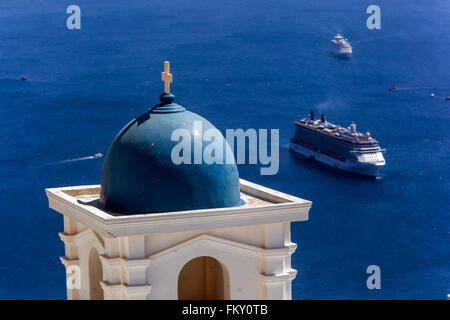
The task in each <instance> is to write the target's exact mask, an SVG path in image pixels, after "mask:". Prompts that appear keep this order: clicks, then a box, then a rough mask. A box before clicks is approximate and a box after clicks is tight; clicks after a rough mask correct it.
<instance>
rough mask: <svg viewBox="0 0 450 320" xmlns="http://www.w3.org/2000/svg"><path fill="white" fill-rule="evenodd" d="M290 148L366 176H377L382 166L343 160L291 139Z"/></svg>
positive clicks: (306, 155) (329, 164) (326, 163)
mask: <svg viewBox="0 0 450 320" xmlns="http://www.w3.org/2000/svg"><path fill="white" fill-rule="evenodd" d="M290 149H291V150H292V151H294V152H296V153H298V154H300V155H302V156H304V157H306V158H308V159H313V160H316V161H318V162H320V163H323V164H325V165H327V166H330V167H332V168H336V169H340V170H344V171H347V172H352V173H356V174H361V175H365V176H371V177H377V176H378V171H379V169H380V167H381V166H379V165H376V164H372V163H358V162H354V161H349V160H346V161H342V160H338V159H335V158H332V157H330V156H328V155H325V154H322V153H320V152H317V151H314V150H311V149H309V148H305V147H303V146H301V145H299V144H297V143H295V142H292V141H291V144H290Z"/></svg>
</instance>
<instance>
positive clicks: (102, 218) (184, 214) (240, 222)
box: [46, 179, 311, 237]
mask: <svg viewBox="0 0 450 320" xmlns="http://www.w3.org/2000/svg"><path fill="white" fill-rule="evenodd" d="M240 185H241V191H242V192H243V193H245V194H248V195H250V196H252V197H255V198H257V199H260V200H262V201H264V204H260V205H253V206H242V207H231V208H217V209H205V210H190V211H179V212H165V213H154V214H135V215H117V214H114V213H111V212H108V211H106V210H103V209H101V208H100V207H98V206H95V205H91V204H87V203H84V202H82V201H80V200H79V198H77V197H75V196H71V195H70V194H71V193H73V192H79V193H85V194H86V193H87V194H88V193H89V191H90V190H98V188H99V186H98V185H94V186H77V187H64V188H52V189H46V193H47V197H48V199H49V206H50V208H52V209H54V210H56V211H58V212H60V213H61V214H63V215H66V216H68V217H70V218H73V219H75V220H76V221H78V222H80V223H82V224H84V225H86V226H88V227H90V228H92V229H93V230H95V231H97V232H98V233H100V234H102V235H103V236H106V237H121V236H130V235H138V234H153V233H167V232H180V231H188V230H201V229H213V228H228V227H236V226H245V225H258V224H268V223H278V222H292V221H305V220H308V213H309V209H310V207H311V202H310V201H307V200H303V199H300V198H297V197H294V196H291V195H287V194H285V193H282V192H278V191H275V190H272V189H269V188H266V187H263V186H259V185H256V184H254V183H251V182H249V181H245V180H243V179H241V180H240ZM174 197H176V195H174ZM267 203H269V204H267Z"/></svg>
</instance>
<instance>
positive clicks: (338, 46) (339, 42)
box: [331, 34, 353, 58]
mask: <svg viewBox="0 0 450 320" xmlns="http://www.w3.org/2000/svg"><path fill="white" fill-rule="evenodd" d="M331 46H332V48H333V52H334V54H336V55H337V56H338V57H341V58H351V57H352V53H353V51H352V46H351V45H350V42H349V41H348V39H345V38H344V37H343V36H341V35H340V34H337V35H335V36H334V38H333V39H332V40H331Z"/></svg>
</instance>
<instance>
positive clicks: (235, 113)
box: [0, 0, 450, 299]
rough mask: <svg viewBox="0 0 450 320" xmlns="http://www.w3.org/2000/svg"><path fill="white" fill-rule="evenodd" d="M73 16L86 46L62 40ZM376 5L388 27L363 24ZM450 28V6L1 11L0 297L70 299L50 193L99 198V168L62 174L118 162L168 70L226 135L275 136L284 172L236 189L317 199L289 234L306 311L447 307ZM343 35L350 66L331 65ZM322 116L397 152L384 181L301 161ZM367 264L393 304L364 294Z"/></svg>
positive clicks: (378, 293)
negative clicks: (85, 189) (116, 145)
mask: <svg viewBox="0 0 450 320" xmlns="http://www.w3.org/2000/svg"><path fill="white" fill-rule="evenodd" d="M74 3H75V4H78V5H79V6H80V7H81V10H82V29H81V30H79V31H70V30H68V29H67V28H66V17H67V16H68V15H67V14H66V8H67V6H69V5H70V4H74ZM370 4H378V5H380V7H381V14H382V22H381V23H382V29H381V30H373V31H370V30H368V29H367V27H366V18H367V17H368V15H367V14H366V8H367V7H368V6H369V5H370ZM449 27H450V2H448V1H437V0H436V1H430V0H417V1H406V0H398V1H372V0H371V1H366V0H346V1H326V0H314V1H309V0H307V1H297V0H277V1H268V0H249V1H237V0H226V1H225V0H215V1H206V0H190V1H182V0H176V1H174V0H170V1H148V0H137V1H130V0H114V1H110V0H98V1H87V0H77V1H72V0H70V1H68V0H39V1H38V0H26V1H25V0H22V1H17V0H2V1H1V2H0V137H1V138H0V163H1V166H0V177H1V180H0V214H1V227H0V231H1V232H0V241H1V245H0V298H3V299H5V298H20V299H35V298H43V299H64V298H65V274H64V272H65V271H64V267H63V266H62V265H61V263H60V261H59V256H62V255H64V246H63V243H62V242H61V241H60V240H59V237H58V232H60V231H62V229H63V224H62V220H63V219H62V216H61V215H60V214H58V213H56V212H55V211H52V210H50V209H49V208H48V202H47V198H46V196H45V193H44V189H45V188H47V187H59V186H68V185H85V184H97V183H99V181H100V175H101V166H102V162H103V158H101V159H93V160H85V161H73V162H61V163H58V161H61V160H66V159H74V158H78V157H85V156H91V155H94V154H95V153H98V152H102V153H106V151H107V149H108V147H109V145H110V143H111V141H112V139H113V137H114V136H115V134H116V133H117V132H118V131H119V129H120V128H122V126H124V125H125V124H126V123H127V122H128V121H129V120H130V119H131V118H133V117H134V116H136V115H139V114H140V113H142V112H144V111H145V110H146V109H147V107H149V106H151V105H153V104H155V103H156V102H157V97H158V95H159V94H160V93H161V92H162V83H161V80H160V72H161V70H162V61H163V60H170V61H171V63H172V70H171V71H172V73H173V74H174V83H173V85H172V89H173V90H172V91H173V92H174V93H175V94H176V96H177V101H178V102H179V103H180V104H182V105H184V106H185V107H187V108H188V109H189V110H191V111H194V112H197V113H199V114H201V115H203V116H204V117H206V118H207V119H209V120H210V121H211V122H212V123H214V124H215V125H216V126H217V127H218V128H219V129H221V130H225V129H226V128H244V129H248V128H256V129H258V128H279V129H280V140H281V141H280V144H281V149H280V171H279V173H278V174H277V175H274V176H261V175H260V174H259V172H260V171H259V169H260V168H259V167H258V166H240V176H241V177H242V178H245V179H248V180H251V181H254V182H256V183H260V184H263V185H266V186H268V187H272V188H275V189H279V190H281V191H283V192H287V193H290V194H293V195H296V196H299V197H302V198H305V199H309V200H311V201H313V206H312V209H311V215H310V220H309V221H308V222H300V223H294V224H293V225H292V238H293V241H294V242H296V243H298V244H299V248H298V250H297V252H296V253H295V255H294V257H293V267H294V268H295V269H298V270H299V273H298V276H297V278H296V280H295V281H294V284H293V296H294V298H295V299H336V298H337V299H346V298H352V299H401V298H406V299H416V298H421V299H444V298H445V296H446V295H447V294H448V293H450V259H449V258H450V251H449V241H450V223H449V219H450V213H449V203H448V201H449V179H450V170H449V159H450V153H449V150H450V147H449V142H450V130H449V119H450V112H449V110H450V101H445V100H444V97H445V96H447V95H448V96H450V72H449V71H450V59H449V56H450V32H449ZM337 32H343V33H344V35H345V36H346V37H348V38H349V39H350V41H351V42H352V45H353V47H354V56H353V59H351V60H350V61H345V60H339V59H336V58H334V57H333V56H332V55H331V54H330V52H329V40H330V39H331V37H333V35H334V34H336V33H337ZM22 74H25V75H26V76H27V77H28V79H29V80H28V81H20V80H19V78H20V76H21V75H22ZM392 84H395V85H396V86H398V87H399V88H400V89H401V90H399V91H397V92H390V91H388V90H387V88H388V87H389V86H390V85H392ZM430 92H435V93H436V97H435V98H430V97H429V93H430ZM312 107H313V108H315V109H316V110H317V111H318V112H321V111H323V112H326V114H327V116H328V120H330V121H331V122H334V123H338V124H342V125H345V126H347V125H348V124H349V123H350V122H351V121H352V120H354V121H355V122H356V123H357V124H358V128H360V129H361V130H362V131H366V130H370V131H371V133H372V135H373V136H375V137H376V138H377V139H378V140H379V141H380V143H381V145H382V147H385V148H387V150H388V152H387V154H386V155H385V157H386V160H387V165H386V167H385V168H384V170H383V172H382V177H381V178H380V179H375V180H374V179H363V178H358V177H355V176H352V175H348V174H344V173H339V172H335V171H333V170H329V169H326V168H323V167H321V166H318V165H314V164H312V163H310V162H308V161H305V160H303V159H301V158H299V157H297V156H296V155H294V154H291V153H290V152H289V150H288V142H289V138H290V135H291V134H292V131H293V121H294V120H296V119H299V118H301V117H304V116H306V115H307V112H308V111H309V109H310V108H312ZM174 196H176V195H174ZM372 264H376V265H379V266H380V268H381V287H382V288H381V290H368V289H367V287H366V279H367V276H368V275H367V274H366V268H367V266H369V265H372Z"/></svg>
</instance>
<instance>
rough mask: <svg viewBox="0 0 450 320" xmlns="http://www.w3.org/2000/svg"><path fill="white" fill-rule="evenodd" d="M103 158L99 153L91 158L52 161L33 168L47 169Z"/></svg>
mask: <svg viewBox="0 0 450 320" xmlns="http://www.w3.org/2000/svg"><path fill="white" fill-rule="evenodd" d="M102 157H103V153H101V152H99V153H96V154H94V155H92V156H86V157H78V158H72V159H66V160H59V161H53V162H49V163H46V164H43V165H38V166H33V167H34V168H38V167H48V166H54V165H59V164H64V163H70V162H77V161H85V160H92V159H99V158H102Z"/></svg>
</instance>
